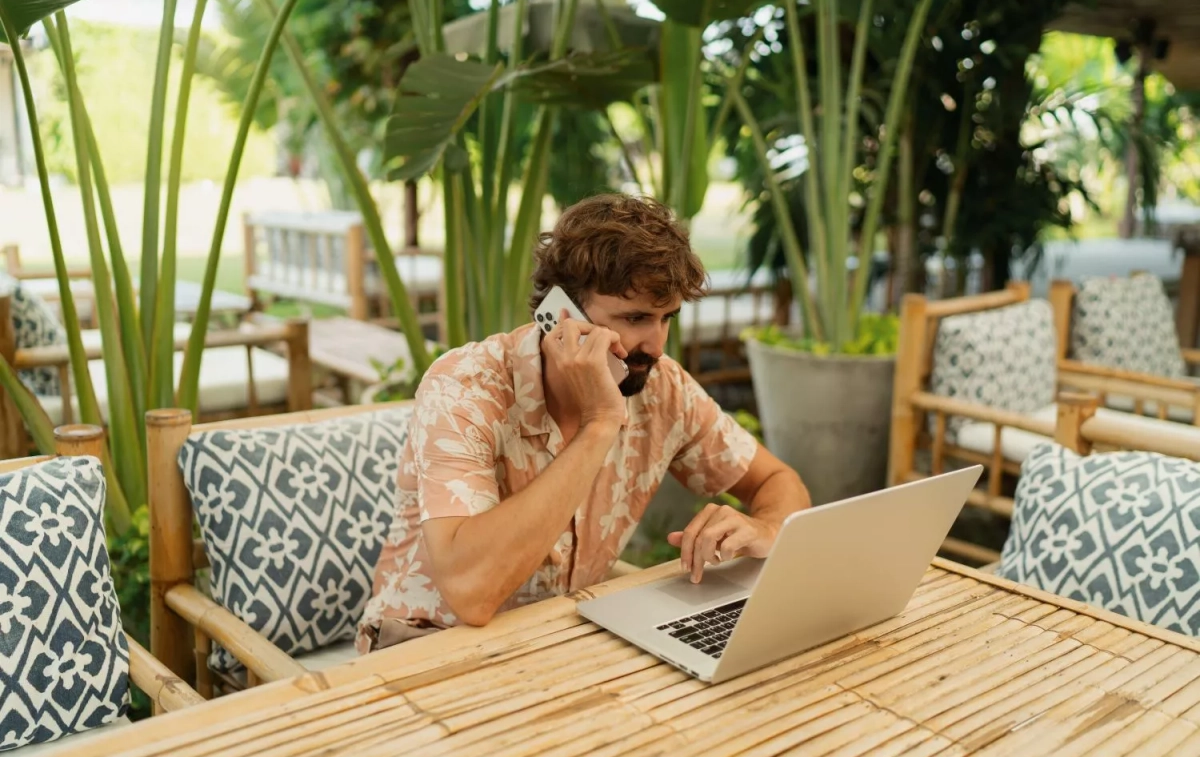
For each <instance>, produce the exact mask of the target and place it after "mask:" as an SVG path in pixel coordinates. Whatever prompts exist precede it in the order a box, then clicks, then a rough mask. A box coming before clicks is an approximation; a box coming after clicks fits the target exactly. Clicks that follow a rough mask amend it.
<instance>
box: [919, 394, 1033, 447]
mask: <svg viewBox="0 0 1200 757" xmlns="http://www.w3.org/2000/svg"><path fill="white" fill-rule="evenodd" d="M912 404H913V405H914V406H915V407H917V408H919V409H921V410H925V411H927V412H940V413H945V414H946V415H954V416H959V417H962V418H970V419H971V420H976V421H983V422H984V423H991V424H993V425H996V426H1007V427H1008V428H1015V429H1020V430H1022V431H1028V432H1030V433H1033V434H1040V435H1041V436H1050V437H1053V436H1054V420H1053V419H1042V418H1034V417H1032V416H1029V415H1023V414H1021V413H1014V412H1012V411H1010V410H1000V409H998V408H994V407H988V406H987V405H979V404H976V403H974V402H965V401H963V400H956V399H951V398H950V397H941V396H938V395H936V394H930V393H929V392H917V393H916V394H914V395H913V396H912Z"/></svg>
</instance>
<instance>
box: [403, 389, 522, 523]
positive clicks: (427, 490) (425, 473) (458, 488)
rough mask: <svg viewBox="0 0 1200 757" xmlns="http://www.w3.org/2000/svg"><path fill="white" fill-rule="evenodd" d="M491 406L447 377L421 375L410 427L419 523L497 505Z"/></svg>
mask: <svg viewBox="0 0 1200 757" xmlns="http://www.w3.org/2000/svg"><path fill="white" fill-rule="evenodd" d="M491 411H492V403H490V402H487V401H485V400H484V399H483V398H479V397H476V396H472V392H471V390H470V388H469V387H465V386H464V385H463V383H462V382H460V381H458V380H456V379H455V378H454V377H453V376H448V375H440V376H427V380H425V381H422V382H421V388H420V390H418V392H417V397H416V408H415V409H414V419H413V424H412V427H411V428H412V437H413V439H412V442H413V445H414V446H413V459H414V462H415V463H416V474H417V504H418V507H419V509H420V513H421V518H420V521H421V522H422V523H424V522H425V521H427V520H429V519H431V518H459V517H469V516H472V515H478V514H480V513H483V512H487V511H488V510H491V509H492V508H493V507H495V506H496V504H497V503H498V502H499V501H500V487H499V483H498V481H497V480H496V462H495V460H496V453H495V444H494V439H493V434H492V431H491V423H490V415H491Z"/></svg>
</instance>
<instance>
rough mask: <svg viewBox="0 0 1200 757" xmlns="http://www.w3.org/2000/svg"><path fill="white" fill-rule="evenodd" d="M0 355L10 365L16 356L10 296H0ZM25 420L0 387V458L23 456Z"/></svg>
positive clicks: (10, 398) (7, 394)
mask: <svg viewBox="0 0 1200 757" xmlns="http://www.w3.org/2000/svg"><path fill="white" fill-rule="evenodd" d="M0 355H2V356H3V357H4V359H5V360H7V361H8V364H9V365H12V364H13V363H14V362H15V361H16V356H17V334H16V330H15V329H14V328H13V322H12V296H11V295H6V296H3V297H0ZM25 439H26V431H25V422H24V421H23V420H21V413H20V411H19V410H17V403H16V402H15V401H14V400H13V398H12V396H11V395H9V393H8V392H6V391H4V390H3V389H0V458H2V459H5V460H8V459H11V458H15V457H24V456H25V454H26V449H25Z"/></svg>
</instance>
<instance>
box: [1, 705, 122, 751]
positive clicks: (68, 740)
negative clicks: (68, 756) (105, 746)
mask: <svg viewBox="0 0 1200 757" xmlns="http://www.w3.org/2000/svg"><path fill="white" fill-rule="evenodd" d="M127 725H133V723H132V721H130V720H129V718H127V717H125V716H123V715H122V716H121V717H119V718H117V719H116V720H114V721H113V722H111V723H108V724H107V725H102V726H100V727H99V728H92V729H91V730H87V731H80V732H79V733H73V734H71V735H70V736H64V737H62V738H61V739H55V740H54V741H43V742H42V743H41V744H30V745H29V746H23V747H21V748H19V749H14V750H12V751H10V752H4V755H5V757H8V756H9V755H12V757H51V756H52V755H56V754H65V753H66V752H68V751H74V750H76V749H80V748H82V747H83V745H85V744H87V742H88V739H95V738H98V737H100V736H107V735H108V734H110V733H112V732H113V731H114V730H116V729H117V728H123V727H124V726H127Z"/></svg>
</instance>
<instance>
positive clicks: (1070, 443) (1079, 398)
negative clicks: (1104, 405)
mask: <svg viewBox="0 0 1200 757" xmlns="http://www.w3.org/2000/svg"><path fill="white" fill-rule="evenodd" d="M1099 404H1100V403H1099V400H1097V398H1096V396H1095V395H1092V394H1083V393H1080V392H1062V393H1061V394H1059V395H1058V421H1057V423H1056V424H1055V427H1054V441H1056V442H1058V443H1059V444H1061V445H1062V446H1064V447H1066V448H1067V449H1069V450H1071V451H1073V452H1076V453H1078V454H1080V455H1089V454H1091V452H1092V443H1091V442H1090V441H1088V440H1087V439H1085V438H1084V436H1083V424H1084V421H1086V420H1088V419H1089V418H1091V417H1092V416H1093V415H1095V414H1096V408H1097V406H1098V405H1099Z"/></svg>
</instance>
